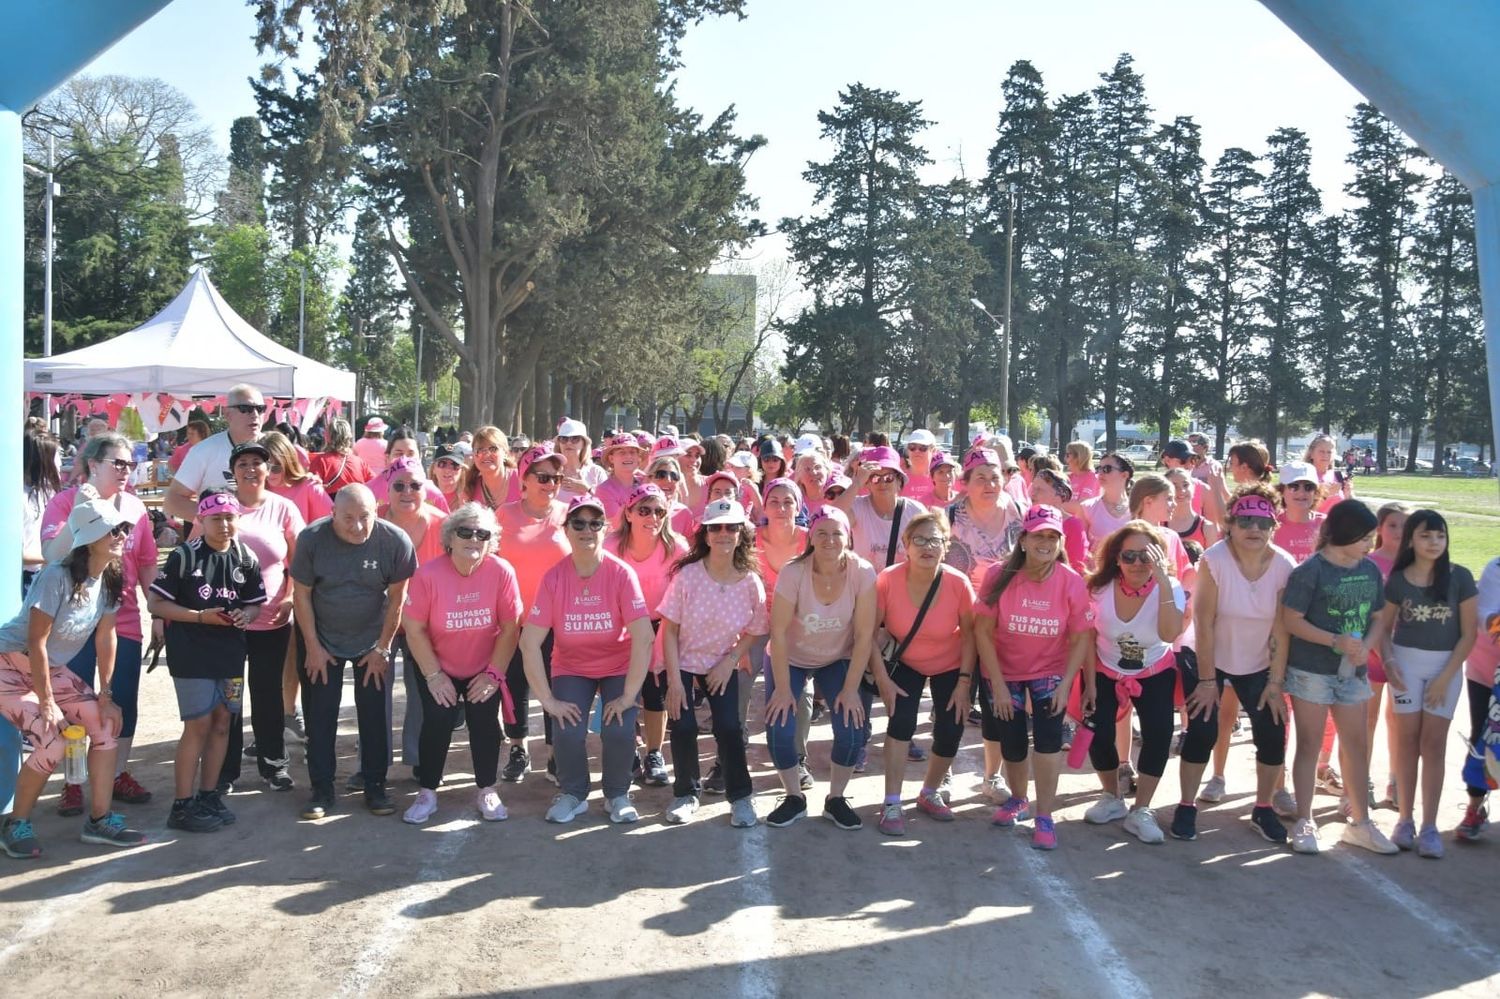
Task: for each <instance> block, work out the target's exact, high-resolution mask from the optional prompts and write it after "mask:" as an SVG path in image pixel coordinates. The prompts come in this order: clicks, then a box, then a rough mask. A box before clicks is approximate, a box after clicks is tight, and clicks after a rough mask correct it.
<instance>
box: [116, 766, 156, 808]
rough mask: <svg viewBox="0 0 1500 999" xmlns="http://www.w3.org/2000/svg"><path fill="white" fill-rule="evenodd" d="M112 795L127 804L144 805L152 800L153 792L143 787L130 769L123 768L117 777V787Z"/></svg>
mask: <svg viewBox="0 0 1500 999" xmlns="http://www.w3.org/2000/svg"><path fill="white" fill-rule="evenodd" d="M111 797H113V798H114V799H115V800H116V801H119V802H123V803H125V804H127V805H144V804H145V803H146V802H148V801H150V800H151V792H150V791H148V790H146V789H145V788H144V787H141V785H140V783H139V782H137V781H136V779H135V778H134V777H132V776H130V771H129V770H121V771H120V772H119V774H118V775H117V776H116V777H115V789H114V791H113V792H112V794H111Z"/></svg>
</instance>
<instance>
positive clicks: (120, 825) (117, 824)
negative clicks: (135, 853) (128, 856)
mask: <svg viewBox="0 0 1500 999" xmlns="http://www.w3.org/2000/svg"><path fill="white" fill-rule="evenodd" d="M78 838H79V839H81V840H83V841H84V842H85V843H92V844H94V845H95V846H115V847H126V846H140V845H141V844H142V843H144V842H146V834H145V833H142V832H136V831H135V830H134V829H130V828H128V827H127V826H126V825H125V816H123V815H121V814H120V813H119V812H106V813H105V814H104V817H103V818H101V819H89V820H88V821H87V822H85V823H84V824H83V832H82V833H81V834H79V836H78Z"/></svg>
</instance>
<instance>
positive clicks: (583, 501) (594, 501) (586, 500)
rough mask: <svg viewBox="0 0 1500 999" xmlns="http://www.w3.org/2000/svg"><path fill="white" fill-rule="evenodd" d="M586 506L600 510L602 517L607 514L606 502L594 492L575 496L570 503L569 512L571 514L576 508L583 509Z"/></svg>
mask: <svg viewBox="0 0 1500 999" xmlns="http://www.w3.org/2000/svg"><path fill="white" fill-rule="evenodd" d="M584 508H592V509H594V510H598V511H599V516H601V517H602V516H604V515H605V513H604V503H603V502H602V501H601V500H599V499H598V498H597V497H595V496H594V494H593V493H584V494H583V495H582V496H574V497H573V502H571V503H569V504H568V513H569V514H570V515H571V514H572V513H573V511H574V510H582V509H584Z"/></svg>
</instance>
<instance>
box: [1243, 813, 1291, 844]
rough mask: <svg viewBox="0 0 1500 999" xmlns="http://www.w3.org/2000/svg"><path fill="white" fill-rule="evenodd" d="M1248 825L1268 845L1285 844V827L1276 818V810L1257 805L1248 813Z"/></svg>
mask: <svg viewBox="0 0 1500 999" xmlns="http://www.w3.org/2000/svg"><path fill="white" fill-rule="evenodd" d="M1250 825H1252V826H1254V827H1255V831H1256V832H1258V833H1260V834H1261V837H1262V838H1263V839H1265V840H1266V841H1267V842H1268V843H1285V842H1286V826H1284V825H1282V824H1281V820H1280V819H1279V818H1277V817H1276V809H1274V808H1271V807H1270V806H1269V805H1257V806H1256V807H1255V808H1254V809H1252V810H1251V812H1250Z"/></svg>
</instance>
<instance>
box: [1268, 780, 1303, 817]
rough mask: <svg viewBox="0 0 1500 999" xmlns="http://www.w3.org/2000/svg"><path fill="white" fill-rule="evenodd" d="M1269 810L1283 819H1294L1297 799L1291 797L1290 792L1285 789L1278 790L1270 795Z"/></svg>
mask: <svg viewBox="0 0 1500 999" xmlns="http://www.w3.org/2000/svg"><path fill="white" fill-rule="evenodd" d="M1271 808H1272V809H1273V810H1275V812H1276V814H1277V815H1279V816H1281V817H1282V818H1283V819H1295V818H1296V817H1297V799H1296V798H1294V797H1292V792H1290V791H1288V790H1287V789H1286V788H1284V787H1283V788H1278V789H1277V790H1276V793H1274V794H1272V795H1271Z"/></svg>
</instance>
